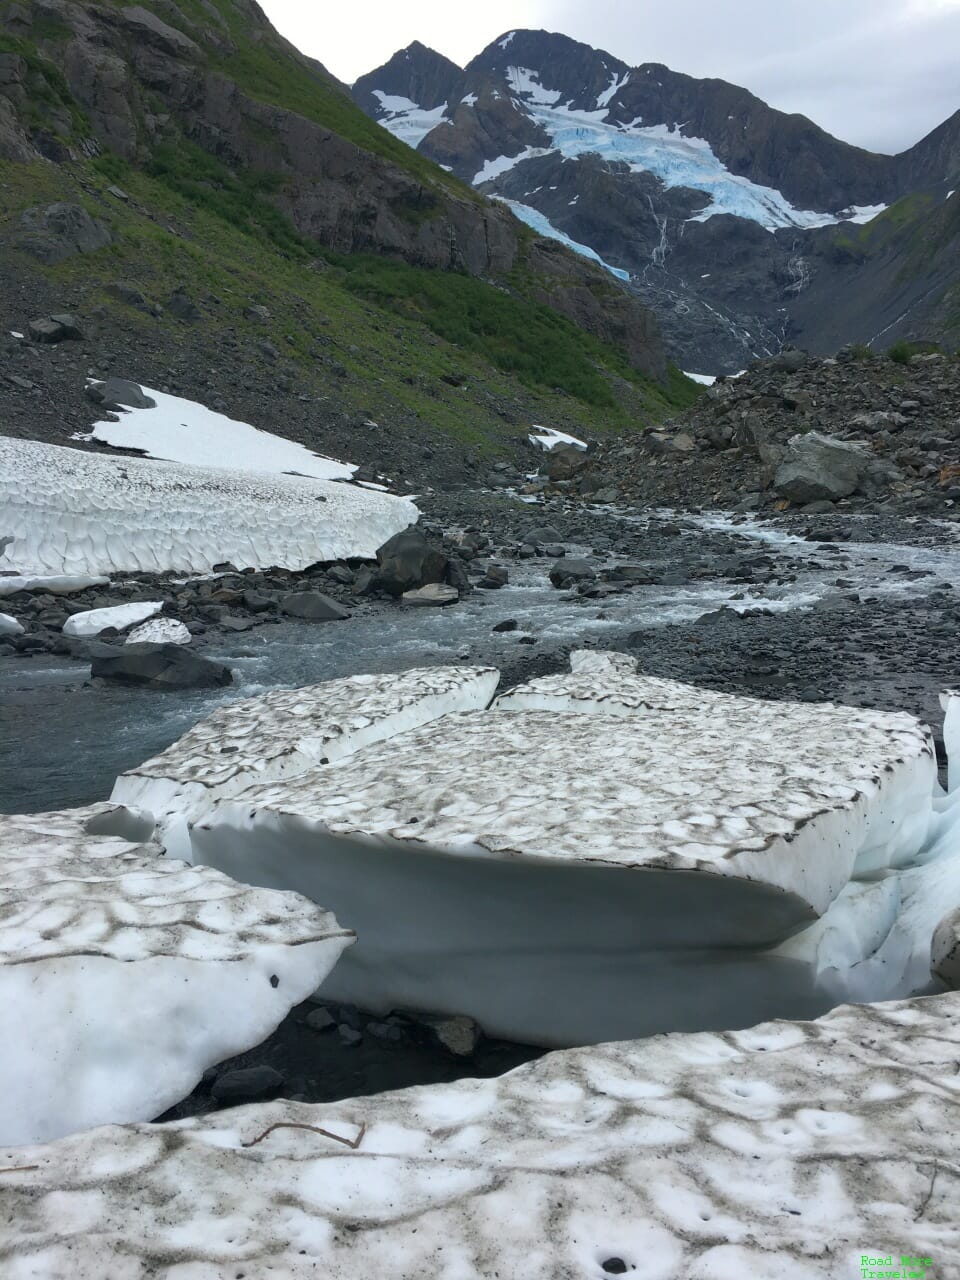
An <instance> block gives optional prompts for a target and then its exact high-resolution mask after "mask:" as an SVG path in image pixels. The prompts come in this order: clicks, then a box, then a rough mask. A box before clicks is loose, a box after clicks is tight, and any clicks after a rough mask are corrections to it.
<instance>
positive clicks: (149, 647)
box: [89, 642, 233, 689]
mask: <svg viewBox="0 0 960 1280" xmlns="http://www.w3.org/2000/svg"><path fill="white" fill-rule="evenodd" d="M89 653H90V660H91V661H90V674H91V676H94V677H98V678H99V679H101V680H111V681H115V682H117V683H121V684H137V685H145V686H147V687H149V688H152V689H214V688H218V687H222V686H224V685H229V684H233V675H232V673H231V671H230V668H229V667H225V666H223V665H222V664H221V663H219V662H211V661H210V659H209V658H203V657H201V656H200V655H199V654H196V653H191V652H190V651H189V650H188V649H186V648H185V647H184V646H183V645H180V644H125V645H124V646H123V647H122V648H117V647H114V646H113V645H107V644H101V643H98V642H94V643H92V644H91V645H90V646H89Z"/></svg>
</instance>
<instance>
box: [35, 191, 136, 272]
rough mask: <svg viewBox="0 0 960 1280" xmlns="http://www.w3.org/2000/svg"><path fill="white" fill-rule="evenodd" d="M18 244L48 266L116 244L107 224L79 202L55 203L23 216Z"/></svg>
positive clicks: (37, 208)
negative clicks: (93, 215) (92, 215)
mask: <svg viewBox="0 0 960 1280" xmlns="http://www.w3.org/2000/svg"><path fill="white" fill-rule="evenodd" d="M20 227H21V230H22V234H21V235H20V236H19V239H18V242H17V243H18V245H19V247H20V248H21V249H25V250H26V251H27V252H28V253H30V254H32V255H33V257H35V258H37V259H38V260H39V261H40V262H42V263H44V264H45V265H47V266H53V265H54V264H56V263H58V262H64V261H65V260H66V259H67V258H72V257H74V255H75V254H78V253H95V252H96V250H97V249H103V248H105V247H106V246H107V245H108V244H112V243H113V235H112V233H111V231H110V228H109V227H108V226H107V225H106V223H104V222H101V221H100V219H99V218H92V217H91V216H90V214H89V213H87V211H86V209H84V208H83V207H82V206H81V205H78V204H51V205H47V206H46V208H40V207H36V208H33V209H27V210H25V211H24V212H23V213H22V214H21V215H20Z"/></svg>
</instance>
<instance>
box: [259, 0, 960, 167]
mask: <svg viewBox="0 0 960 1280" xmlns="http://www.w3.org/2000/svg"><path fill="white" fill-rule="evenodd" d="M261 3H262V5H263V8H264V9H265V10H266V12H267V15H268V16H269V18H270V19H271V21H272V22H273V23H274V25H275V26H276V27H278V28H279V30H280V31H281V32H282V33H283V34H284V35H285V36H286V37H287V38H288V39H290V40H292V41H293V43H294V44H295V45H297V47H298V48H300V49H301V50H302V51H303V52H304V53H307V54H309V55H310V56H311V57H314V58H318V59H319V60H320V61H321V62H322V63H323V64H324V66H325V67H326V68H327V70H328V71H330V72H332V73H333V74H334V75H335V76H337V77H338V78H339V79H340V80H343V81H345V82H346V83H347V84H351V83H352V82H353V81H354V80H356V79H357V78H358V77H359V76H361V75H363V74H365V73H366V72H368V71H372V70H373V69H374V68H375V67H378V66H380V65H381V64H382V63H384V62H386V61H387V59H388V58H390V57H391V55H392V54H394V53H396V51H397V50H398V49H402V48H404V47H405V46H406V45H408V44H410V43H411V42H412V41H413V40H419V41H421V43H423V44H425V45H429V46H430V47H431V48H433V49H436V50H438V51H439V52H440V53H443V54H445V55H446V56H447V57H448V58H452V59H453V61H454V62H456V63H458V64H459V65H460V66H463V65H464V64H465V63H466V62H469V60H470V59H471V58H472V57H473V56H474V55H475V54H477V53H479V52H480V50H481V49H483V48H484V47H485V46H486V45H487V44H489V43H490V42H491V41H492V40H494V39H496V37H497V36H499V35H502V34H503V33H504V32H506V31H509V30H511V29H512V28H514V27H533V28H544V29H546V30H548V31H561V32H563V33H564V34H566V35H568V36H572V37H573V38H574V39H576V40H582V41H584V42H585V43H586V44H590V45H593V46H594V47H595V48H600V49H606V50H607V51H608V52H610V53H612V54H614V55H615V56H616V57H618V58H620V59H621V60H622V61H624V62H627V63H629V64H630V65H631V66H635V65H637V64H638V63H641V62H663V63H666V64H667V66H669V67H672V68H673V70H675V71H683V72H686V73H687V74H688V75H693V76H715V77H718V78H720V79H723V80H730V81H732V82H733V83H734V84H740V85H743V86H745V87H746V88H747V89H750V90H751V91H752V92H753V93H755V94H757V95H758V97H760V98H763V99H764V101H766V102H769V103H770V105H771V106H774V107H778V108H779V109H780V110H781V111H799V112H802V113H803V114H804V115H806V116H809V117H810V118H811V119H812V120H814V121H815V122H816V123H817V124H819V125H821V126H822V127H823V128H824V129H827V130H829V132H830V133H833V134H835V135H836V136H837V137H839V138H843V139H844V140H845V141H847V142H852V143H855V144H856V145H858V146H861V147H867V148H869V149H870V150H874V151H884V152H896V151H901V150H903V149H905V148H906V147H909V146H912V145H913V143H915V142H917V141H919V139H920V138H922V137H923V136H924V135H925V134H926V133H929V131H930V130H931V129H933V128H935V127H936V125H938V124H940V122H941V121H943V120H945V119H946V118H947V116H950V115H952V114H953V113H954V111H956V110H957V109H958V108H960V0H723V2H722V3H721V2H719V0H670V3H667V4H665V3H663V0H590V2H589V3H586V4H585V3H584V0H484V3H482V4H478V5H473V4H464V3H463V0H402V3H398V0H364V3H363V4H362V5H361V4H357V5H351V4H333V5H331V4H329V3H326V2H325V0H261Z"/></svg>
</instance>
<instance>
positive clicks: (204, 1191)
mask: <svg viewBox="0 0 960 1280" xmlns="http://www.w3.org/2000/svg"><path fill="white" fill-rule="evenodd" d="M958 1059H960V997H957V996H955V995H949V996H941V997H935V998H930V999H926V1000H914V1001H906V1002H903V1003H900V1004H889V1005H876V1006H865V1007H864V1006H860V1007H845V1008H841V1009H837V1010H835V1011H834V1012H833V1013H831V1014H829V1015H827V1016H826V1017H824V1018H822V1019H820V1020H819V1021H818V1022H814V1023H795V1024H794V1023H783V1022H775V1023H766V1024H763V1025H760V1026H756V1027H753V1028H752V1029H750V1030H747V1031H740V1032H727V1033H723V1034H706V1033H700V1034H695V1035H669V1036H662V1037H661V1036H658V1037H656V1038H654V1039H652V1040H643V1041H636V1042H628V1043H621V1044H609V1045H602V1046H599V1047H595V1048H586V1049H576V1050H569V1051H566V1052H562V1053H554V1054H551V1055H550V1056H548V1057H546V1058H543V1059H541V1060H540V1061H539V1062H536V1063H531V1064H529V1065H527V1066H524V1067H520V1068H519V1069H517V1070H515V1071H512V1072H510V1073H508V1074H507V1075H505V1076H502V1077H500V1078H499V1079H493V1080H463V1081H460V1082H459V1083H457V1084H451V1085H436V1086H432V1087H427V1088H417V1089H407V1090H403V1091H401V1092H399V1093H391V1094H383V1095H380V1096H374V1097H366V1098H357V1099H353V1100H351V1101H346V1102H338V1103H331V1104H327V1105H324V1106H306V1105H300V1104H296V1103H290V1102H275V1103H269V1104H267V1105H261V1106H254V1107H245V1108H242V1109H240V1110H235V1111H228V1112H223V1113H220V1114H219V1115H213V1116H205V1117H203V1118H201V1119H194V1120H188V1121H182V1122H180V1123H178V1124H176V1125H172V1126H165V1127H163V1128H158V1127H156V1126H151V1125H135V1126H127V1127H125V1128H111V1129H102V1130H98V1131H97V1132H95V1133H91V1134H83V1135H79V1136H77V1137H74V1138H70V1139H67V1140H64V1141H61V1142H57V1143H53V1144H49V1145H46V1146H34V1147H30V1148H27V1149H19V1150H8V1151H0V1177H2V1191H3V1196H4V1200H5V1210H6V1212H5V1216H4V1222H5V1225H4V1226H3V1227H2V1228H0V1262H2V1264H3V1266H5V1268H6V1270H5V1274H9V1275H10V1276H11V1277H13V1278H15V1280H20V1278H21V1277H27V1276H35V1275H41V1274H42V1275H50V1276H53V1275H62V1276H67V1275H69V1276H70V1277H71V1280H102V1278H103V1277H104V1276H107V1275H110V1276H114V1275H116V1276H120V1275H123V1276H124V1277H126V1276H130V1277H131V1278H132V1277H139V1276H141V1275H145V1274H146V1273H147V1272H148V1271H149V1273H150V1274H151V1275H155V1276H158V1277H169V1278H170V1280H172V1278H173V1277H174V1276H181V1275H182V1276H186V1275H188V1274H189V1276H190V1280H224V1278H225V1277H227V1276H230V1277H233V1276H236V1275H238V1274H240V1273H243V1274H245V1275H247V1276H260V1275H266V1274H267V1273H269V1274H271V1275H275V1276H276V1277H277V1278H278V1280H307V1278H308V1277H310V1278H311V1280H312V1278H313V1277H316V1276H319V1275H323V1276H325V1277H329V1280H356V1277H358V1276H373V1275H376V1276H377V1277H380V1280H408V1278H409V1277H411V1276H424V1277H428V1276H429V1277H431V1280H464V1278H465V1277H471V1278H472V1277H478V1276H483V1277H492V1276H499V1277H500V1280H556V1278H557V1277H561V1276H562V1277H577V1280H605V1277H607V1276H608V1275H610V1274H616V1273H618V1272H621V1271H622V1272H623V1273H626V1274H628V1275H636V1276H638V1277H644V1280H679V1277H683V1280H716V1278H717V1277H719V1278H720V1280H734V1278H737V1280H739V1278H740V1277H751V1278H755V1280H766V1278H767V1277H769V1278H770V1280H772V1278H773V1277H781V1276H782V1277H785V1278H786V1280H838V1278H840V1277H859V1276H860V1275H861V1263H860V1259H861V1256H862V1255H863V1254H864V1253H867V1254H876V1255H881V1254H882V1255H886V1254H888V1253H895V1254H897V1255H899V1254H900V1253H901V1252H909V1253H911V1254H913V1255H919V1256H929V1257H930V1258H932V1260H933V1265H932V1267H930V1268H928V1269H927V1270H926V1275H927V1276H928V1277H930V1278H931V1280H933V1277H935V1278H936V1280H958V1278H960V1220H958V1217H957V1212H956V1205H957V1196H958V1194H960V1162H958V1160H957V1152H958V1150H960V1083H958V1076H957V1072H956V1063H957V1060H958ZM275 1125H276V1126H281V1127H278V1128H275V1129H273V1131H272V1132H268V1130H270V1129H271V1126H275ZM289 1126H293V1127H289ZM303 1126H314V1127H315V1128H319V1129H324V1130H326V1131H327V1132H326V1134H324V1133H318V1132H312V1131H310V1129H308V1128H305V1127H303ZM331 1134H332V1135H334V1136H333V1137H331V1136H329V1135H331ZM338 1137H339V1138H341V1139H343V1140H346V1141H349V1142H355V1143H356V1144H357V1145H356V1149H351V1148H350V1147H348V1146H347V1145H345V1142H344V1141H337V1140H336V1139H337V1138H338ZM4 1169H10V1170H14V1171H12V1172H9V1173H3V1172H2V1171H3V1170H4ZM614 1259H616V1260H619V1261H618V1262H616V1263H615V1262H614ZM621 1264H622V1266H621Z"/></svg>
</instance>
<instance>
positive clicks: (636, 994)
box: [113, 653, 960, 1045]
mask: <svg viewBox="0 0 960 1280" xmlns="http://www.w3.org/2000/svg"><path fill="white" fill-rule="evenodd" d="M572 661H573V670H572V671H571V672H570V673H569V674H567V675H564V676H557V677H551V678H549V679H545V680H538V681H534V682H532V683H531V684H530V685H528V686H522V687H521V688H519V689H517V690H514V691H512V692H511V693H509V694H507V695H505V696H504V697H501V698H500V699H498V700H497V702H496V703H495V704H494V706H493V708H492V709H491V710H488V711H487V710H466V709H461V708H456V707H454V706H451V707H450V708H449V709H448V711H447V713H446V714H442V715H440V716H438V717H436V718H432V719H431V720H430V722H429V723H421V724H420V725H419V726H414V725H410V726H409V727H404V728H402V729H401V728H399V727H398V728H396V729H394V731H393V732H392V734H390V735H386V734H384V735H382V740H381V741H379V742H370V743H369V744H368V745H364V746H360V747H359V748H358V749H356V750H354V751H353V752H352V754H350V755H348V756H345V757H344V758H342V759H339V760H337V759H333V758H330V757H329V756H328V757H327V759H328V763H326V764H323V765H321V766H317V765H312V766H308V767H301V766H300V765H299V764H298V765H297V767H296V770H295V771H294V772H292V773H290V774H286V775H284V776H274V777H273V778H267V777H266V776H264V780H262V781H255V780H251V779H252V778H253V777H254V776H255V774H256V772H257V768H258V766H257V760H258V758H259V757H258V754H257V753H254V755H253V767H250V766H247V765H245V764H244V762H243V755H244V751H245V748H244V747H243V746H242V745H241V747H240V750H239V751H238V753H237V756H238V757H239V758H236V759H234V760H233V761H232V762H231V764H230V765H229V766H227V770H228V773H229V774H230V776H231V778H232V777H234V776H236V779H237V782H236V784H234V783H233V782H232V781H231V783H230V784H229V786H230V789H232V788H233V786H234V785H236V787H237V789H236V790H235V791H234V792H233V795H232V796H231V795H230V794H229V792H228V789H227V788H226V787H223V788H221V787H220V786H219V784H218V795H217V796H216V797H214V799H215V803H214V804H213V805H212V807H208V811H207V812H206V813H203V812H202V811H201V812H200V816H199V817H197V816H196V814H197V812H198V809H197V807H195V806H196V803H197V802H196V800H195V798H194V796H195V793H194V792H193V791H192V790H191V787H192V785H193V782H192V779H191V777H190V767H191V766H190V760H191V754H192V753H191V749H190V746H189V742H188V740H187V739H184V740H183V744H175V745H174V746H173V747H171V748H170V749H169V751H168V752H167V753H165V756H161V757H159V758H158V763H153V764H151V766H150V770H151V772H153V771H154V770H155V771H156V775H157V776H156V778H155V779H154V781H153V782H147V783H144V784H141V783H139V782H137V781H136V771H134V774H132V775H127V778H128V779H129V781H125V780H124V779H121V780H120V782H119V783H118V789H117V790H115V791H114V795H113V798H114V800H124V801H125V802H127V803H136V804H140V805H143V806H144V807H146V808H150V809H152V810H153V811H155V812H156V811H158V810H159V809H160V807H161V805H160V804H158V803H157V801H156V800H154V799H153V798H152V796H151V792H150V789H149V788H151V787H156V788H157V794H158V795H162V807H163V810H164V813H165V814H166V815H168V816H167V817H165V819H164V821H165V822H166V823H167V824H168V830H172V828H173V827H174V826H175V825H176V822H177V814H178V813H181V814H182V813H184V812H188V817H190V818H192V819H193V825H192V826H191V827H190V829H189V832H188V835H187V837H186V838H188V839H189V844H190V849H191V856H192V858H193V860H194V861H197V862H206V863H209V864H210V865H213V866H217V867H219V868H220V869H221V870H223V871H225V872H227V874H229V875H232V876H236V877H237V878H238V879H242V880H245V881H248V882H251V883H257V884H265V885H269V886H272V887H275V888H281V887H283V888H294V889H296V890H298V891H299V892H301V893H304V894H306V895H307V896H308V897H311V898H313V899H314V900H315V901H317V902H322V903H324V905H327V906H329V907H330V908H331V909H332V910H335V911H336V912H337V915H338V918H339V919H340V920H341V921H343V922H344V923H345V924H347V925H348V926H349V927H351V928H354V929H356V931H357V933H358V935H359V939H360V941H359V943H358V945H357V947H356V948H354V949H353V950H352V951H351V953H350V954H349V955H348V956H346V957H344V960H343V962H342V963H341V964H340V965H339V966H338V968H337V971H336V972H335V973H334V974H333V975H332V976H331V979H330V983H329V986H328V991H329V994H330V995H331V997H332V998H335V999H341V1000H345V1001H348V1002H352V1003H355V1004H358V1005H361V1006H364V1007H367V1008H373V1009H381V1010H386V1009H390V1008H394V1007H409V1008H422V1009H427V1010H432V1011H442V1012H447V1013H468V1014H470V1015H472V1016H473V1017H475V1018H476V1019H477V1021H479V1022H480V1023H481V1025H483V1026H484V1027H485V1029H486V1030H487V1031H489V1032H490V1033H492V1034H496V1035H502V1036H506V1037H509V1038H513V1039H517V1040H528V1041H532V1042H533V1043H540V1044H552V1045H563V1044H574V1043H586V1042H588V1041H599V1040H609V1039H616V1038H620V1037H622V1036H625V1035H636V1034H647V1033H649V1032H652V1031H659V1030H701V1029H704V1028H715V1027H724V1026H730V1025H739V1026H743V1025H745V1024H748V1023H749V1022H752V1021H755V1020H756V1019H757V1018H760V1017H765V1016H771V1015H772V1014H774V1013H781V1012H788V1013H789V1014H790V1015H792V1016H815V1015H816V1014H819V1013H821V1012H823V1011H825V1009H827V1008H829V1007H831V1006H832V1005H833V1004H836V1003H838V1002H839V1001H840V1000H842V999H844V998H849V996H848V986H847V985H846V984H848V983H851V982H853V981H854V976H853V975H855V974H856V975H859V976H858V977H857V979H856V980H857V981H858V982H860V985H861V987H862V988H863V990H864V992H865V994H864V995H862V996H861V997H860V998H870V999H876V998H884V997H887V996H899V995H907V994H912V993H913V992H914V991H915V990H916V985H915V983H916V982H917V981H918V980H919V981H920V982H921V984H922V983H923V982H925V981H928V980H929V946H930V937H931V933H932V930H933V927H934V925H935V924H936V920H937V919H938V918H939V915H938V916H937V917H936V918H934V919H932V920H931V919H929V906H928V905H925V904H927V903H928V900H929V899H930V898H931V896H933V897H934V899H935V900H936V901H938V902H941V901H942V900H943V895H945V894H948V893H952V892H956V895H957V896H956V899H955V900H960V859H958V858H953V859H951V857H950V851H951V849H953V848H954V846H955V845H956V840H955V839H953V840H952V843H951V836H950V831H951V825H950V824H951V821H952V820H951V818H950V815H941V814H939V813H937V812H935V810H934V803H933V791H934V785H935V778H936V766H935V760H934V755H933V748H932V744H931V741H930V737H929V732H928V731H927V730H926V728H925V727H924V726H922V725H921V724H919V722H918V721H916V720H914V719H913V718H911V717H909V716H904V715H893V714H885V713H879V712H868V711H857V710H851V709H849V708H839V707H832V706H825V707H824V706H810V705H809V704H790V703H765V702H761V701H758V700H755V699H750V698H734V697H730V696H729V695H724V694H714V693H709V692H705V691H703V690H700V689H696V688H693V687H690V686H685V685H682V684H678V683H676V682H673V681H664V680H648V679H645V678H643V677H640V676H637V675H636V672H635V670H634V665H633V663H632V660H631V659H629V658H627V657H626V656H625V655H604V654H597V653H581V654H574V656H573V659H572ZM387 679H388V680H389V679H390V678H389V677H388V678H387ZM301 696H303V691H301ZM481 705H482V704H481ZM228 714H229V712H228ZM255 722H256V712H255V709H254V716H253V722H252V723H255ZM195 732H197V731H195ZM199 732H201V733H204V734H206V735H207V736H208V737H214V736H215V734H214V732H213V731H212V730H211V729H209V728H207V729H203V728H202V727H201V729H200V731H199ZM249 733H250V741H252V742H253V743H254V744H256V746H257V750H258V751H259V744H260V742H261V739H262V738H264V737H266V738H267V739H269V736H270V735H269V734H261V733H260V732H258V731H257V730H256V729H254V728H252V727H251V728H250V729H249ZM281 736H282V735H281ZM294 736H296V735H294ZM291 741H292V739H291ZM165 757H166V758H165ZM184 766H186V767H185V768H184ZM206 768H208V764H207V763H203V764H202V769H206ZM217 768H223V766H222V765H220V764H219V762H217ZM269 768H270V769H274V766H273V765H272V764H271V765H270V766H269ZM265 773H266V771H265ZM241 774H242V777H241V776H240V775H241ZM171 779H173V780H174V781H171ZM247 781H249V785H247V786H246V787H245V788H244V789H242V790H241V789H239V788H240V785H241V784H242V783H243V782H247ZM127 788H130V789H129V790H127ZM934 837H935V838H936V839H937V840H939V841H940V845H938V846H937V849H936V852H937V858H938V859H939V858H940V855H941V853H942V866H941V862H940V861H939V860H937V865H936V867H935V868H933V869H932V870H925V871H924V872H923V873H922V874H921V873H919V872H918V873H916V875H915V877H914V879H915V880H916V883H914V882H913V881H911V882H910V883H909V886H908V887H909V892H904V893H901V884H900V881H899V879H898V878H897V877H898V875H899V871H898V868H900V867H901V866H910V867H912V863H913V860H914V859H915V858H916V857H917V855H918V854H919V853H920V851H921V850H925V849H927V848H928V846H929V845H930V842H931V839H933V838H934ZM941 846H942V848H941ZM944 868H945V869H944ZM906 874H907V872H906V871H905V872H904V875H906ZM861 877H864V878H865V880H866V881H867V882H869V884H865V885H864V886H862V887H858V888H857V889H856V891H855V890H854V889H853V888H852V887H851V886H853V885H854V884H856V885H857V886H860V878H861ZM929 877H935V878H937V880H936V884H937V887H936V889H935V890H931V889H930V880H929V879H928V878H929ZM878 878H879V879H881V880H882V883H881V884H880V885H879V887H877V886H876V885H875V884H873V881H875V880H877V879H878ZM372 884H376V885H377V888H378V892H377V893H376V894H375V895H374V894H371V892H370V885H372ZM861 888H862V891H861ZM939 914H942V908H941V910H940V912H939ZM825 922H826V923H825ZM888 940H889V941H888ZM887 942H888V947H889V949H888V950H887V951H886V952H885V953H884V954H883V956H882V962H881V961H878V962H877V963H876V964H875V965H873V966H867V967H866V968H863V967H862V966H861V963H860V962H862V961H864V960H865V959H866V958H867V957H868V956H871V955H873V954H874V952H875V951H876V950H877V949H878V948H880V947H881V945H882V944H885V943H887ZM858 966H860V967H858ZM861 969H862V975H861ZM864 975H865V976H864ZM918 975H919V978H918Z"/></svg>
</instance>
